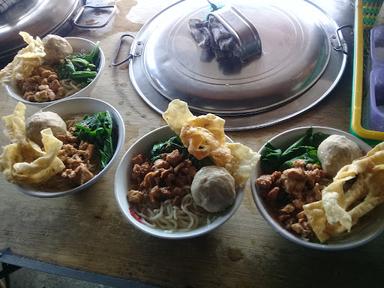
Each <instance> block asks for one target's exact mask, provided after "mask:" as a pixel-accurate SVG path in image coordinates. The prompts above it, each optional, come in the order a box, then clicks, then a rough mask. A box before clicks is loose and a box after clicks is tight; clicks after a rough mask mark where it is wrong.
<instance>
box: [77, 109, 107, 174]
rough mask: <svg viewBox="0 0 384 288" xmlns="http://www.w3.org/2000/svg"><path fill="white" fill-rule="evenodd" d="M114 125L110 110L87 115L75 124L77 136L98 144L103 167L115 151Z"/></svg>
mask: <svg viewBox="0 0 384 288" xmlns="http://www.w3.org/2000/svg"><path fill="white" fill-rule="evenodd" d="M112 127H113V122H112V117H111V114H109V112H108V111H105V112H98V113H95V114H92V115H87V116H85V117H84V118H83V120H82V121H80V122H78V123H76V126H75V135H76V137H78V138H79V139H80V140H84V141H87V142H90V143H92V144H95V145H96V147H97V149H98V152H99V158H100V164H101V167H102V168H104V167H105V166H106V165H107V164H108V162H109V161H110V160H111V158H112V156H113V152H114V148H113V147H114V146H113V140H112V130H113V129H112Z"/></svg>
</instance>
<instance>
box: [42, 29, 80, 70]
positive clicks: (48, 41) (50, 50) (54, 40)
mask: <svg viewBox="0 0 384 288" xmlns="http://www.w3.org/2000/svg"><path fill="white" fill-rule="evenodd" d="M43 43H44V51H45V53H46V55H45V57H44V60H45V62H47V63H50V64H54V63H57V62H59V61H60V60H61V59H64V58H65V57H67V56H68V55H71V54H72V53H73V49H72V46H71V44H69V42H68V41H67V40H66V39H65V38H63V37H60V36H57V35H52V34H49V35H47V36H45V37H44V38H43Z"/></svg>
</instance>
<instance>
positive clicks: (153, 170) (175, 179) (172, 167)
mask: <svg viewBox="0 0 384 288" xmlns="http://www.w3.org/2000/svg"><path fill="white" fill-rule="evenodd" d="M139 163H141V164H139ZM132 164H133V167H132V172H131V180H132V182H133V187H132V189H131V190H129V191H128V201H129V202H130V204H133V205H142V204H146V205H148V206H151V207H157V206H159V205H160V203H161V202H162V201H165V200H168V199H171V200H172V203H173V204H175V205H180V202H181V199H182V197H183V196H184V195H185V194H187V193H188V192H189V187H190V185H191V184H192V180H193V177H194V176H195V174H196V168H195V166H193V164H192V162H191V161H190V160H188V159H183V156H182V155H181V154H180V152H179V151H178V150H177V149H175V150H173V151H172V152H171V153H164V154H162V155H161V158H160V159H157V160H155V162H154V163H153V164H151V163H149V162H148V161H146V160H145V157H144V156H143V155H142V154H139V155H137V156H135V157H134V158H133V159H132Z"/></svg>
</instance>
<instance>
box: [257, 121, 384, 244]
mask: <svg viewBox="0 0 384 288" xmlns="http://www.w3.org/2000/svg"><path fill="white" fill-rule="evenodd" d="M308 128H310V126H308V127H299V128H294V129H291V130H288V131H286V132H283V133H281V134H279V135H277V136H275V137H273V138H272V139H270V140H269V141H268V142H269V143H271V144H272V145H273V146H274V147H276V148H287V147H288V146H289V145H290V144H292V143H294V142H295V140H297V139H298V138H300V137H301V136H303V135H304V133H305V131H306V130H307V129H308ZM312 128H313V131H314V132H323V133H325V134H329V135H331V134H338V135H344V136H345V137H347V138H349V139H351V140H352V141H354V142H355V143H357V144H358V145H359V146H360V148H361V150H362V151H364V152H368V151H369V150H370V149H371V147H370V146H369V145H368V144H366V143H365V142H363V141H362V140H360V139H358V138H356V137H355V136H353V135H351V134H349V133H347V132H344V131H341V130H338V129H333V128H328V127H320V126H312ZM265 145H266V144H264V145H263V147H261V149H260V151H259V153H261V152H262V151H263V150H264V149H265ZM260 175H261V169H260V163H258V164H257V165H256V167H255V171H254V173H252V175H251V190H252V196H253V199H254V201H255V203H256V206H257V208H258V209H259V211H260V213H261V215H262V216H263V217H264V218H265V220H266V221H267V222H268V223H269V224H270V225H271V226H272V227H273V228H274V230H276V231H277V232H278V233H279V234H280V235H281V236H283V237H284V238H286V239H288V240H290V241H292V242H294V243H296V244H299V245H302V246H305V247H309V248H313V249H319V250H345V249H350V248H354V247H357V246H360V245H363V244H365V243H367V242H369V241H370V240H372V239H374V238H375V237H377V236H378V235H379V234H380V233H381V232H382V231H383V230H384V221H383V219H384V205H381V206H380V207H376V208H375V209H374V210H373V211H371V212H370V213H368V214H367V215H365V217H363V218H362V219H360V220H359V222H358V223H357V224H356V226H353V227H352V230H351V232H350V233H344V234H343V235H341V236H340V237H337V238H335V239H331V240H329V241H328V242H327V243H323V244H321V243H315V242H308V241H305V240H303V239H301V238H299V237H298V236H296V235H294V234H292V233H290V232H289V231H287V230H286V229H284V228H283V227H282V226H281V225H280V223H279V222H277V221H276V220H275V219H274V217H272V216H271V213H270V211H269V209H268V206H267V205H266V203H265V200H264V198H263V197H262V196H261V194H260V191H258V189H257V188H256V186H255V181H256V179H257V178H258V177H259V176H260Z"/></svg>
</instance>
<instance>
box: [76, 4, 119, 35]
mask: <svg viewBox="0 0 384 288" xmlns="http://www.w3.org/2000/svg"><path fill="white" fill-rule="evenodd" d="M87 8H89V9H93V10H96V11H97V10H102V9H112V11H111V13H110V15H109V17H108V18H107V20H106V21H105V22H103V23H101V24H99V25H88V24H80V23H79V20H80V18H81V16H82V15H83V13H84V11H85V10H86V9H87ZM115 10H116V5H103V6H93V5H84V6H82V7H81V8H80V10H79V12H78V13H77V14H76V16H75V18H73V25H74V26H76V27H78V28H83V29H95V28H102V27H104V26H106V25H107V24H108V23H109V22H110V21H111V19H112V17H113V15H114V14H115Z"/></svg>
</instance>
